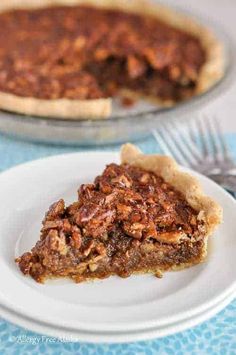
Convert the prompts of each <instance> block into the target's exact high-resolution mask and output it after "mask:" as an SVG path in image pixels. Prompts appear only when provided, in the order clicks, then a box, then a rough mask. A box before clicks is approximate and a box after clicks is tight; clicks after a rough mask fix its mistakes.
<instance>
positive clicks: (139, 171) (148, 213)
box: [16, 144, 222, 282]
mask: <svg viewBox="0 0 236 355" xmlns="http://www.w3.org/2000/svg"><path fill="white" fill-rule="evenodd" d="M221 219H222V210H221V207H220V206H219V205H218V204H217V203H216V202H215V201H213V200H212V199H211V198H210V197H208V196H206V195H204V193H203V191H202V189H201V187H200V185H199V183H198V181H197V180H196V179H195V178H194V177H192V176H190V175H189V174H187V173H184V172H182V171H181V170H179V168H178V165H177V164H176V163H175V161H174V160H173V159H172V158H170V157H167V156H161V155H144V154H142V153H141V152H140V151H139V150H138V149H137V148H136V147H135V146H133V145H131V144H126V145H124V146H123V147H122V151H121V164H120V165H118V164H114V163H112V164H110V165H108V166H107V167H106V168H105V170H104V172H103V173H102V175H100V176H98V177H96V178H95V180H94V183H92V184H84V185H82V186H81V187H80V189H79V191H78V201H76V202H75V203H73V204H71V205H70V206H68V207H66V206H65V202H64V200H59V201H58V202H56V203H54V204H53V205H52V206H51V207H50V209H49V211H48V212H47V214H46V216H45V218H44V221H43V227H42V230H41V237H40V240H39V241H38V242H37V243H36V245H35V246H34V247H33V248H32V250H31V251H30V252H26V253H25V254H23V255H22V256H21V257H19V258H17V259H16V261H17V263H18V264H19V267H20V270H21V271H22V272H23V273H24V274H25V275H30V276H31V277H33V278H34V279H35V280H36V281H37V282H44V280H46V279H49V278H59V277H69V278H71V279H73V280H74V281H75V282H82V281H86V280H90V279H103V278H107V277H109V276H111V275H118V276H120V277H128V276H130V275H131V274H134V273H152V274H155V275H156V276H159V277H160V276H161V275H162V273H163V272H164V271H168V270H179V269H183V268H186V267H189V266H192V265H194V264H198V263H200V262H202V261H203V260H204V259H205V258H206V255H207V240H208V237H209V236H210V235H211V234H212V233H213V231H214V230H215V229H216V227H217V226H218V224H219V223H220V222H221Z"/></svg>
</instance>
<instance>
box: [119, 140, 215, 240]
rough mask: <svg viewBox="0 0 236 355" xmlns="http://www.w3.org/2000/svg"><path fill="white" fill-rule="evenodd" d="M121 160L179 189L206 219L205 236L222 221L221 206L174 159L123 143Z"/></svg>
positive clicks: (200, 216) (200, 215)
mask: <svg viewBox="0 0 236 355" xmlns="http://www.w3.org/2000/svg"><path fill="white" fill-rule="evenodd" d="M121 162H122V163H127V164H130V165H134V166H137V167H139V168H142V169H144V170H147V171H151V172H154V173H155V174H157V175H159V176H161V177H162V178H163V179H164V180H165V181H166V182H168V183H169V184H170V185H171V186H173V187H174V188H175V189H176V190H177V191H180V192H181V193H182V194H183V196H184V197H185V199H186V201H187V202H188V203H189V205H190V206H191V207H192V208H194V209H195V210H196V211H198V212H199V218H201V219H203V218H204V219H205V220H206V226H207V236H209V235H211V234H212V233H213V231H214V230H215V228H216V227H217V226H218V225H219V224H220V223H221V221H222V208H221V207H220V206H219V204H218V203H216V202H215V201H214V200H213V199H211V198H210V197H208V196H206V195H205V194H204V192H203V191H202V188H201V185H200V184H199V182H198V180H197V179H196V178H195V177H193V176H191V175H189V174H187V173H185V172H182V171H181V170H180V169H179V166H178V164H177V163H176V162H175V160H174V159H172V158H171V157H168V156H163V155H145V154H142V152H141V151H140V150H139V149H138V148H137V147H136V146H134V145H132V144H125V145H123V146H122V149H121Z"/></svg>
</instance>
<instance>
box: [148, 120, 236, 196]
mask: <svg viewBox="0 0 236 355" xmlns="http://www.w3.org/2000/svg"><path fill="white" fill-rule="evenodd" d="M203 119H204V120H203ZM152 134H153V136H154V138H155V139H156V141H157V143H158V145H159V146H160V148H161V150H162V151H163V152H164V153H165V154H167V155H172V156H173V157H174V158H175V159H176V161H178V162H179V163H180V164H181V165H183V166H186V167H190V168H192V169H194V170H196V171H198V172H200V173H201V174H203V175H206V176H207V177H209V178H210V179H212V180H214V181H215V182H217V183H218V184H219V185H221V186H222V187H224V188H225V189H226V190H228V191H229V192H231V194H233V195H234V196H235V195H236V163H235V162H234V160H233V158H232V156H231V154H230V151H229V149H228V146H227V143H226V141H225V139H224V136H223V133H222V129H221V127H220V124H219V122H218V120H217V119H216V118H213V117H207V116H204V117H202V118H201V119H200V118H198V119H197V120H195V121H192V122H190V124H189V125H186V126H185V127H178V126H177V124H176V123H168V124H167V123H166V124H163V126H162V127H161V128H159V129H155V130H153V131H152Z"/></svg>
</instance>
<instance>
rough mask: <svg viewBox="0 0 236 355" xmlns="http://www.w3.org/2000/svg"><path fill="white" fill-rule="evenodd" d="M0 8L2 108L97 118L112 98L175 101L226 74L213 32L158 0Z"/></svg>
mask: <svg viewBox="0 0 236 355" xmlns="http://www.w3.org/2000/svg"><path fill="white" fill-rule="evenodd" d="M50 4H51V6H50ZM63 4H65V5H63ZM0 10H1V13H0V28H1V31H0V107H1V108H3V109H6V110H12V111H15V112H20V113H25V114H34V115H39V116H48V117H50V116H54V117H58V118H60V117H61V118H86V117H90V118H98V117H99V118H101V117H107V116H109V114H110V112H111V99H110V98H111V97H114V96H120V97H122V96H124V94H125V97H128V98H129V100H130V97H131V98H133V97H140V95H141V96H143V97H146V98H147V99H151V100H152V101H154V102H155V101H157V100H158V101H159V102H161V103H163V104H164V105H173V104H175V103H176V102H179V101H181V100H185V99H187V98H189V97H191V96H193V95H197V94H199V93H202V92H204V91H206V90H207V89H208V88H209V87H210V86H212V85H213V84H214V83H215V82H216V81H217V80H219V78H220V77H221V76H222V75H223V71H224V63H223V51H222V46H221V44H220V43H219V42H218V40H217V39H216V38H215V37H214V35H212V33H210V32H209V31H208V30H207V29H205V28H204V27H203V26H202V25H200V24H198V23H196V22H194V21H193V20H190V19H189V18H188V17H186V16H184V15H181V14H179V13H176V12H175V11H173V10H170V9H169V8H166V7H163V6H161V5H154V4H151V3H148V2H144V1H142V0H129V1H123V0H115V1H111V0H103V1H97V0H96V1H95V0H94V1H92V0H90V1H89V0H88V1H82V0H76V1H73V5H72V4H68V2H67V1H66V0H65V1H60V5H55V4H54V5H53V1H52V0H41V1H37V0H35V1H34V2H32V1H28V0H22V1H20V2H15V1H14V0H8V1H7V2H6V1H3V2H1V4H0ZM129 102H130V101H129Z"/></svg>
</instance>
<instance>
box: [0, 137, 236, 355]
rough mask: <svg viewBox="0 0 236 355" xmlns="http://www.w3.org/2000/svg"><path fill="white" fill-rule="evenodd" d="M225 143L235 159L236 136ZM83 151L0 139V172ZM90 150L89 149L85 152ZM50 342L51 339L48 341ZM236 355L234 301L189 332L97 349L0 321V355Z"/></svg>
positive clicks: (150, 142) (151, 145) (148, 144)
mask: <svg viewBox="0 0 236 355" xmlns="http://www.w3.org/2000/svg"><path fill="white" fill-rule="evenodd" d="M227 141H228V143H229V145H230V148H231V151H232V153H233V154H234V157H235V159H236V134H229V135H227ZM137 144H138V146H139V147H140V148H141V149H142V150H143V151H144V152H146V153H153V152H157V151H159V147H158V145H157V143H156V142H155V140H154V139H153V138H152V137H149V138H148V139H146V140H144V141H139V142H137ZM118 149H119V147H118V146H111V147H102V148H101V147H99V148H98V150H118ZM83 150H84V148H77V147H61V146H47V145H42V144H34V143H28V142H23V141H18V140H13V139H11V138H8V137H5V136H2V135H0V170H2V171H3V170H5V169H7V168H9V167H11V166H14V165H16V164H20V163H23V162H26V161H29V160H33V159H37V158H41V157H45V156H50V155H54V154H62V153H70V152H74V151H83ZM89 150H91V149H89ZM52 340H53V339H52ZM71 353H72V354H81V355H90V354H98V355H102V354H106V355H114V354H119V355H120V354H124V355H137V354H140V355H141V354H142V355H144V354H147V355H152V354H160V355H161V354H168V355H169V354H170V355H172V354H173V355H180V354H192V355H194V354H196V355H198V354H201V355H203V354H211V355H214V354H222V355H226V354H229V355H235V354H236V300H235V301H234V302H232V303H231V304H230V305H229V306H228V307H226V308H225V309H224V310H223V311H221V312H220V313H219V314H217V315H216V316H215V317H213V318H212V319H211V320H209V321H207V322H204V323H202V324H201V325H199V326H196V327H194V328H192V329H190V330H187V331H184V332H181V333H178V334H175V335H172V336H168V337H164V338H162V339H156V340H153V341H146V342H137V343H130V344H119V345H114V344H111V345H97V344H85V343H61V342H60V341H59V340H58V341H52V342H50V341H49V340H45V341H44V340H43V339H42V337H41V335H39V334H35V333H32V332H29V331H27V330H25V329H23V328H20V327H18V326H15V325H13V324H10V323H9V322H7V321H5V320H3V319H2V320H1V319H0V354H3V355H5V354H6V355H11V354H12V355H13V354H14V355H18V354H24V355H27V354H29V355H34V354H35V355H39V354H47V355H50V354H57V355H60V354H63V355H64V354H71Z"/></svg>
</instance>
